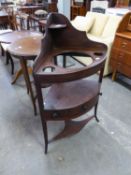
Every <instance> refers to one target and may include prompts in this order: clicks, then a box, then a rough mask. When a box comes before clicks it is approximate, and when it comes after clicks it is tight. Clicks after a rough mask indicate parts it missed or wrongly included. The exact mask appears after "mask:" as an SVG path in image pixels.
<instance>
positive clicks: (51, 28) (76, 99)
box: [33, 13, 107, 153]
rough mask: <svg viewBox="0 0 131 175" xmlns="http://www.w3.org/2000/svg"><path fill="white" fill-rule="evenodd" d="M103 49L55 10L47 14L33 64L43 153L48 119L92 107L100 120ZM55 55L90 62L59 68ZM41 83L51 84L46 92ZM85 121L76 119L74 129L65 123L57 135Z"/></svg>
mask: <svg viewBox="0 0 131 175" xmlns="http://www.w3.org/2000/svg"><path fill="white" fill-rule="evenodd" d="M106 51H107V47H106V45H104V44H101V43H98V42H94V41H91V40H89V39H88V38H87V36H86V33H84V32H80V31H78V30H76V29H75V28H74V27H73V26H72V25H71V23H70V22H69V20H68V19H67V18H66V17H65V16H63V15H61V14H57V13H52V14H50V15H49V16H48V18H47V24H46V28H45V36H44V38H43V40H42V47H41V53H40V55H39V56H38V57H37V59H36V61H35V64H34V67H33V75H34V80H35V85H36V91H37V96H38V103H39V110H40V115H41V121H42V126H43V132H44V139H45V153H47V149H48V133H47V121H49V120H54V121H58V120H64V121H70V120H71V119H74V118H77V117H80V116H81V115H82V114H85V113H86V112H88V111H89V110H90V109H91V108H93V107H94V117H95V118H96V121H99V120H98V118H97V114H96V112H97V104H98V100H99V93H100V85H101V82H102V76H103V70H104V63H105V59H106ZM58 55H63V56H64V58H65V59H66V58H67V56H72V55H80V56H81V55H82V56H90V57H91V58H92V63H91V64H90V65H89V66H85V67H81V68H73V69H72V68H66V67H61V66H59V65H58V64H57V62H56V61H54V58H55V59H56V57H57V56H58ZM98 70H99V71H100V74H99V78H98V80H96V81H95V80H94V81H91V80H88V79H87V77H89V76H90V75H93V74H95V73H97V71H98ZM44 84H50V87H49V88H48V93H47V94H45V93H44V92H43V91H42V87H43V85H44ZM91 118H92V117H91ZM87 121H88V120H85V121H81V122H77V125H76V127H78V128H76V127H75V128H74V126H72V124H73V123H72V122H66V127H65V128H67V129H68V131H67V132H66V131H64V133H63V134H62V135H60V137H59V136H58V137H56V138H57V139H58V138H61V137H62V136H65V135H68V134H69V135H70V134H71V133H73V134H74V133H75V132H76V133H77V132H78V131H79V130H80V129H81V127H82V126H83V127H84V125H85V124H86V123H87ZM67 123H69V125H70V127H68V126H67V125H68V124H67ZM81 124H82V125H81ZM71 128H72V129H71ZM73 128H74V129H73ZM65 133H66V134H65ZM67 133H68V134H67Z"/></svg>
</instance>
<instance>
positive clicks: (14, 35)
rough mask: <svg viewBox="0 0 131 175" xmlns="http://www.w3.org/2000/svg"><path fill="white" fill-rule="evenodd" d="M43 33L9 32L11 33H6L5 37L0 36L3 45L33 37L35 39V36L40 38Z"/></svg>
mask: <svg viewBox="0 0 131 175" xmlns="http://www.w3.org/2000/svg"><path fill="white" fill-rule="evenodd" d="M40 35H41V33H39V32H32V31H28V30H27V31H25V30H23V31H13V32H9V33H5V34H3V35H0V42H1V43H12V42H14V41H16V40H19V39H22V38H25V37H28V36H31V37H35V36H40Z"/></svg>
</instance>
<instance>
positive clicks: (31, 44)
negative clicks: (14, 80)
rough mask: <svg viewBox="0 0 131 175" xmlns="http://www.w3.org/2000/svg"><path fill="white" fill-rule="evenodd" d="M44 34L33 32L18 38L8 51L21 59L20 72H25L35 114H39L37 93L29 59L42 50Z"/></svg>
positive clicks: (33, 58)
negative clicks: (33, 86)
mask: <svg viewBox="0 0 131 175" xmlns="http://www.w3.org/2000/svg"><path fill="white" fill-rule="evenodd" d="M42 38H43V35H42V34H40V33H39V34H38V33H37V34H32V36H31V35H30V36H27V37H25V38H23V39H19V40H16V41H15V42H13V43H12V44H10V46H9V47H8V51H9V52H10V54H11V55H12V56H14V57H15V58H17V59H19V60H20V65H21V70H19V73H23V75H24V79H25V82H26V86H27V89H28V92H29V93H30V97H31V101H32V104H33V108H34V113H35V115H36V114H37V110H36V103H35V95H34V93H33V90H32V85H31V81H30V77H29V73H28V67H27V61H28V60H35V58H36V56H37V55H38V54H39V52H40V48H41V39H42ZM17 74H18V73H17Z"/></svg>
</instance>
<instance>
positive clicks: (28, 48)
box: [8, 34, 43, 59]
mask: <svg viewBox="0 0 131 175" xmlns="http://www.w3.org/2000/svg"><path fill="white" fill-rule="evenodd" d="M42 38H43V35H42V34H39V35H36V36H34V37H33V36H30V37H24V38H23V39H19V40H16V42H13V43H12V44H11V45H10V46H9V47H8V50H9V52H10V53H11V54H12V55H17V56H24V57H25V59H26V58H27V59H29V58H28V57H32V56H37V55H38V54H39V52H40V48H41V39H42Z"/></svg>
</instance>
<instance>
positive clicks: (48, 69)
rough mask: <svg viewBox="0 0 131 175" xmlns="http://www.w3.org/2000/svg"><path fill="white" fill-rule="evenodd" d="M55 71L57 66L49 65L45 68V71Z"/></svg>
mask: <svg viewBox="0 0 131 175" xmlns="http://www.w3.org/2000/svg"><path fill="white" fill-rule="evenodd" d="M54 71H55V68H54V67H52V66H47V67H45V68H43V72H48V73H50V72H54Z"/></svg>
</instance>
